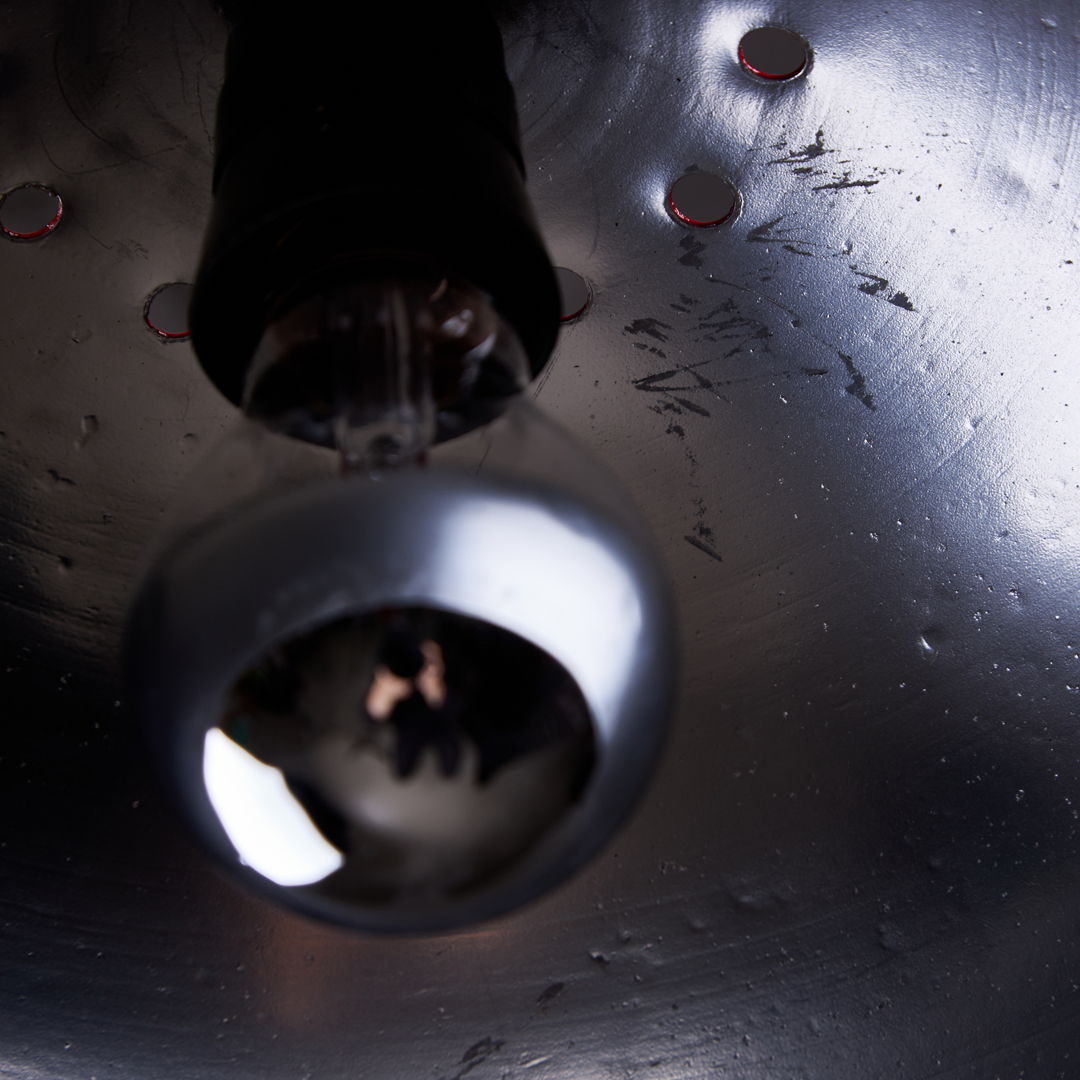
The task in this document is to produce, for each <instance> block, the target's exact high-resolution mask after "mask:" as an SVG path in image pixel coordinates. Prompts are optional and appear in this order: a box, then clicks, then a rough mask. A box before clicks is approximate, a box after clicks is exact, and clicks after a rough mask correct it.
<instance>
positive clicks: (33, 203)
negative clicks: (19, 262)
mask: <svg viewBox="0 0 1080 1080" xmlns="http://www.w3.org/2000/svg"><path fill="white" fill-rule="evenodd" d="M63 214H64V201H63V199H61V198H60V196H59V195H58V194H57V193H56V192H55V191H53V189H52V188H50V187H46V186H45V185H44V184H22V185H20V186H19V187H17V188H13V189H12V190H11V191H9V192H8V193H7V194H6V195H4V196H3V199H2V200H0V232H3V234H4V236H6V237H7V238H8V239H9V240H40V239H41V238H42V237H43V236H48V235H49V233H51V232H52V231H53V230H54V229H55V228H56V226H57V225H59V224H60V219H61V218H62V217H63Z"/></svg>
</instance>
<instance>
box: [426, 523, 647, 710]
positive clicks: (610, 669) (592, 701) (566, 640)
mask: <svg viewBox="0 0 1080 1080" xmlns="http://www.w3.org/2000/svg"><path fill="white" fill-rule="evenodd" d="M439 540H440V542H439V543H438V544H437V545H436V546H435V553H436V554H435V559H436V563H437V580H440V581H444V582H453V583H460V585H459V586H458V587H460V589H461V595H462V597H463V598H467V601H468V611H469V614H470V615H474V616H477V617H479V618H482V619H486V620H487V621H488V622H491V623H494V624H495V625H496V626H502V627H504V628H505V629H507V630H510V631H512V632H514V633H516V634H519V635H520V636H521V637H523V638H525V639H526V640H527V641H531V642H532V643H533V644H534V645H538V646H539V647H540V648H541V649H544V650H546V651H547V652H548V653H550V654H551V656H553V657H554V658H555V659H556V660H558V661H559V662H560V663H561V664H562V665H563V667H565V668H566V670H567V671H569V672H570V674H571V675H572V676H573V677H574V679H575V680H576V681H577V683H578V685H579V686H580V687H581V690H582V692H583V693H584V694H585V696H586V698H587V699H588V702H589V705H590V707H591V708H592V710H593V713H594V715H595V716H596V718H597V721H598V723H600V725H601V727H603V726H605V725H604V721H605V720H607V719H608V718H609V717H611V716H613V715H614V714H615V712H616V711H617V710H618V708H619V706H620V701H621V698H622V695H623V694H624V693H625V691H626V686H627V684H628V682H629V681H630V677H631V666H632V664H633V663H634V662H635V659H636V652H637V646H638V642H639V640H640V635H641V633H642V629H643V616H642V611H641V602H640V598H639V596H638V590H637V587H636V585H635V582H634V579H633V576H632V574H631V573H630V572H629V570H628V569H627V568H626V567H624V566H623V565H622V564H621V562H620V559H619V556H618V554H617V553H616V552H614V551H611V550H610V549H609V548H608V546H607V545H606V544H605V543H604V542H603V541H602V540H601V539H599V538H593V537H591V536H588V535H586V534H584V533H581V532H578V531H575V529H574V528H573V527H572V526H571V525H569V524H567V523H565V522H563V521H561V520H559V519H558V518H556V517H555V516H554V515H553V514H552V513H548V512H544V511H542V510H539V509H536V508H534V507H531V506H526V505H524V504H521V503H487V502H474V503H471V504H469V505H468V506H466V507H463V508H461V509H460V510H459V511H458V512H457V513H456V514H454V515H453V516H452V517H451V518H450V520H449V521H448V522H447V524H446V527H445V528H444V529H443V530H442V531H441V535H440V538H439Z"/></svg>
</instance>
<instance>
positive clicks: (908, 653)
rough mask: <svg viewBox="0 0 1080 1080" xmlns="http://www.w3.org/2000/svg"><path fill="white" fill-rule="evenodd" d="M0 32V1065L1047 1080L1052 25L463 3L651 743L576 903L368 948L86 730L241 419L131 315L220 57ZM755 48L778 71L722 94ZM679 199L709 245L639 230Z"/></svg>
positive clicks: (1074, 564) (1066, 969)
mask: <svg viewBox="0 0 1080 1080" xmlns="http://www.w3.org/2000/svg"><path fill="white" fill-rule="evenodd" d="M0 10H2V12H3V17H4V22H3V25H4V26H5V27H6V28H7V31H8V32H7V35H6V37H5V39H4V42H3V44H2V45H0V95H2V101H3V106H4V107H3V109H2V110H0V137H2V140H3V145H4V147H5V154H4V156H3V160H2V161H0V188H2V189H3V190H5V191H6V190H9V189H11V188H13V187H15V186H17V185H19V184H22V183H28V182H37V183H42V184H45V185H47V186H49V187H53V188H55V190H57V191H58V192H59V193H60V194H61V196H62V197H63V199H64V209H65V213H64V218H63V220H62V222H61V223H60V225H59V227H58V228H57V229H56V230H55V232H53V233H52V234H50V235H48V236H47V237H45V238H44V239H42V240H40V241H34V242H23V243H14V242H6V241H4V242H0V280H2V281H3V283H4V294H5V303H4V309H3V310H4V325H3V331H2V333H0V338H2V342H0V344H2V349H0V363H2V365H3V367H2V370H3V373H4V384H5V392H4V393H3V394H2V395H0V432H3V435H2V436H0V484H2V488H3V496H4V498H3V504H2V505H3V508H4V509H3V530H2V533H0V546H2V549H3V558H2V559H0V567H2V574H0V612H2V640H3V643H4V644H3V666H2V668H0V679H2V688H3V695H4V696H3V701H4V719H5V721H6V722H5V740H4V744H3V749H2V750H0V758H2V760H0V778H2V781H3V782H2V784H0V792H2V796H0V797H2V799H3V807H4V815H3V824H2V828H0V858H2V860H3V870H4V888H3V892H2V894H0V895H2V897H3V903H4V911H3V917H2V927H0V928H2V933H0V958H2V961H3V963H2V965H0V972H2V973H0V1002H2V1004H3V1007H2V1008H0V1068H2V1069H3V1070H4V1071H6V1072H9V1073H11V1074H13V1075H16V1076H26V1077H64V1078H68V1077H72V1078H74V1077H89V1076H96V1077H108V1076H113V1077H132V1078H135V1077H145V1076H165V1077H172V1076H175V1077H184V1076H196V1075H197V1076H200V1077H218V1076H220V1077H224V1076H229V1077H232V1078H235V1077H273V1078H278V1077H282V1078H284V1077H297V1078H300V1077H305V1076H312V1077H314V1076H318V1077H333V1078H338V1077H341V1078H344V1077H349V1078H352V1077H371V1078H382V1077H391V1076H399V1075H410V1076H426V1077H432V1078H436V1077H438V1078H442V1077H446V1078H450V1077H454V1078H461V1077H464V1076H466V1075H468V1076H470V1077H472V1080H484V1078H485V1077H496V1076H497V1077H504V1076H519V1075H524V1076H530V1077H536V1078H538V1080H539V1078H545V1077H553V1078H555V1077H557V1078H562V1077H565V1078H571V1077H573V1078H580V1077H588V1078H590V1080H591V1078H593V1077H596V1078H608V1077H612V1078H614V1077H627V1076H651V1077H663V1078H669V1077H670V1078H680V1080H681V1078H688V1077H698V1076H717V1075H720V1076H738V1077H751V1078H755V1080H756V1078H758V1077H761V1078H765V1077H768V1078H770V1080H772V1078H775V1077H799V1078H819V1077H821V1078H825V1077H829V1078H834V1077H837V1076H851V1077H893V1076H896V1075H904V1076H909V1077H920V1078H929V1077H970V1078H974V1080H985V1078H994V1077H1001V1078H1002V1080H1005V1078H1010V1080H1011V1078H1014V1077H1025V1078H1027V1080H1031V1078H1038V1080H1042V1078H1050V1077H1061V1078H1066V1080H1067V1078H1071V1077H1073V1076H1075V1075H1076V1070H1077V1064H1076V1063H1077V1059H1078V1057H1080V1036H1078V1034H1077V1031H1078V1029H1080V989H1078V987H1080V948H1078V944H1077V929H1078V916H1077V911H1078V910H1080V905H1078V899H1080V867H1078V860H1077V848H1078V813H1080V757H1078V749H1080V735H1078V733H1077V719H1078V717H1077V711H1078V710H1077V706H1078V703H1080V691H1078V689H1077V687H1078V686H1080V625H1078V623H1080V617H1078V604H1077V580H1078V563H1080V556H1078V542H1080V531H1078V530H1080V489H1078V482H1080V481H1078V478H1077V431H1076V428H1077V422H1076V420H1075V413H1076V411H1077V409H1078V408H1080V395H1078V393H1077V389H1078V379H1080V377H1078V373H1077V363H1076V345H1075V341H1076V333H1075V328H1076V316H1075V296H1076V290H1077V272H1078V271H1077V265H1078V261H1080V254H1078V252H1077V229H1078V226H1080V220H1078V218H1077V206H1078V196H1080V180H1078V179H1077V178H1078V176H1080V169H1078V164H1080V162H1078V160H1077V159H1078V154H1080V141H1078V140H1077V139H1076V137H1075V133H1076V129H1077V128H1076V119H1075V109H1076V107H1077V106H1076V85H1077V75H1078V71H1077V66H1078V65H1077V61H1078V58H1080V12H1078V9H1077V6H1076V5H1075V4H1070V3H1041V2H1040V3H1036V2H1035V0H1024V2H1021V3H1013V2H1007V0H984V2H983V3H981V4H980V5H979V6H977V7H976V6H975V5H973V4H970V3H962V2H958V0H949V2H947V3H936V4H935V3H930V2H928V0H913V2H909V3H905V4H903V5H899V4H892V5H888V6H887V7H883V6H879V5H874V4H870V3H865V2H858V3H840V2H838V0H828V2H826V0H800V2H799V3H795V4H791V5H785V6H782V7H774V6H769V5H761V6H758V5H752V4H745V3H737V4H736V3H702V2H700V0H699V2H690V0H664V2H663V3H661V2H660V0H650V2H645V0H637V2H628V3H615V2H614V0H594V2H592V3H588V2H572V0H556V2H553V3H550V4H543V5H540V4H537V5H531V6H530V5H526V4H523V3H514V4H507V5H504V8H503V21H504V30H505V37H506V42H507V51H508V62H509V68H510V72H511V76H512V78H513V80H514V82H515V85H516V86H517V88H518V93H519V105H520V109H521V115H522V123H523V127H524V130H525V148H526V153H527V157H528V163H529V169H530V184H531V189H532V192H533V197H534V199H535V200H536V203H537V207H538V211H539V214H540V217H541V220H542V223H543V226H544V229H545V231H546V235H547V237H548V240H549V244H550V247H551V251H552V255H553V258H554V261H555V262H556V263H557V264H559V265H562V266H565V267H567V268H569V269H572V270H574V271H576V272H578V273H580V274H582V275H583V276H584V278H585V279H586V280H587V282H588V284H589V287H590V289H591V295H592V302H591V304H590V306H589V308H588V310H587V311H586V312H585V313H584V315H583V316H582V317H581V318H580V319H578V320H577V321H575V322H573V323H571V324H567V326H566V328H565V330H564V333H563V337H562V339H561V342H560V345H559V349H558V351H557V353H556V355H555V357H554V359H553V361H552V363H551V365H550V366H549V368H548V369H547V371H546V372H545V373H544V374H543V375H542V376H541V379H540V380H539V381H538V383H537V386H536V393H537V394H538V396H539V398H540V401H541V403H543V404H545V405H546V406H547V407H548V408H550V409H551V410H552V412H554V413H555V414H556V415H557V416H558V417H559V419H560V420H561V421H562V422H563V423H565V424H566V425H567V426H568V427H570V428H572V429H573V430H575V431H576V432H577V433H578V434H579V435H580V436H581V437H582V438H584V439H585V440H586V441H587V442H588V443H590V444H591V445H592V446H593V447H594V448H595V449H596V450H597V452H598V453H599V454H601V455H602V456H603V457H604V458H605V459H606V460H607V461H608V462H609V463H610V465H611V466H612V467H613V468H614V469H615V471H616V472H617V473H618V474H619V475H620V476H621V477H622V478H623V479H624V481H625V482H626V483H627V485H628V486H629V488H630V489H631V491H632V492H633V494H634V495H635V497H636V499H637V501H638V503H639V505H640V506H641V507H642V509H643V510H644V512H645V514H646V515H647V516H648V518H649V519H650V521H651V524H652V527H653V529H654V532H655V534H656V535H657V538H658V539H659V541H660V543H661V545H662V546H663V548H664V550H665V552H666V555H667V558H668V564H669V567H670V570H671V573H672V576H673V578H674V580H675V583H676V586H677V589H678V591H679V596H680V601H681V613H682V625H683V638H684V641H685V643H686V644H685V663H684V667H685V676H684V687H683V705H682V708H681V710H680V713H679V715H678V716H677V718H676V721H675V730H674V735H673V738H672V740H671V743H670V745H669V749H668V752H667V754H666V756H665V759H664V762H663V765H662V768H661V773H660V777H659V779H658V781H657V782H656V783H655V784H654V786H653V788H652V789H651V791H650V793H649V795H648V797H647V799H646V801H645V802H644V804H643V805H642V807H641V809H640V811H639V812H638V814H637V815H636V817H635V818H634V819H633V821H632V822H631V824H630V826H629V827H628V828H627V829H626V830H625V831H624V832H623V833H622V834H621V836H620V837H619V838H618V840H617V841H616V843H615V844H614V845H613V846H612V847H610V848H609V849H608V850H607V851H606V852H605V853H604V854H603V855H602V856H601V857H600V858H599V859H598V860H597V861H596V862H595V863H594V864H593V865H592V866H590V867H589V868H588V869H587V870H586V871H584V872H583V873H582V874H580V875H579V876H578V877H577V878H575V879H574V880H573V881H572V882H571V883H570V884H569V885H567V886H565V887H563V888H562V889H560V890H559V891H558V892H556V893H555V894H553V895H551V896H549V897H548V898H546V899H544V900H543V901H541V902H539V903H537V904H536V905H534V906H532V907H530V908H528V909H527V910H525V911H523V912H521V913H519V914H517V915H514V916H509V917H506V918H503V919H500V920H497V921H495V922H492V923H489V924H485V925H483V926H481V927H479V928H477V929H476V930H474V931H471V932H467V933H459V934H454V935H448V936H444V937H429V938H417V939H403V940H388V941H384V940H372V939H365V938H355V937H350V936H348V935H345V934H342V933H339V932H336V931H333V930H329V929H324V928H322V927H320V926H318V925H315V924H313V923H309V922H307V921H304V920H302V919H300V918H298V917H295V916H291V915H287V914H283V913H281V912H279V911H276V910H274V909H271V908H270V907H268V906H267V905H265V904H263V903H261V902H260V901H258V900H256V899H254V898H249V897H247V896H245V895H243V894H241V893H240V892H238V891H236V890H235V889H234V888H233V887H232V886H231V885H228V884H226V883H224V882H223V881H221V880H220V879H219V878H218V876H217V874H216V872H215V871H214V870H213V868H212V867H211V866H210V865H209V864H208V863H207V862H206V861H205V860H204V859H203V858H202V857H201V856H200V855H199V854H198V853H197V852H196V851H195V850H194V848H193V846H192V844H191V843H190V842H189V841H188V839H187V838H186V836H185V835H184V834H183V833H182V831H181V830H180V828H179V826H178V825H177V824H176V822H175V820H174V817H173V815H172V813H171V812H170V810H169V809H168V807H167V806H166V805H165V804H164V800H163V799H162V797H161V795H160V793H159V791H158V789H157V783H156V780H155V779H154V777H153V776H152V775H151V774H149V773H148V772H147V771H145V766H144V763H143V760H142V758H141V757H139V756H138V755H137V754H136V753H135V752H134V751H133V749H132V747H133V745H134V743H135V733H134V732H132V731H131V729H130V724H129V723H128V721H127V720H126V717H125V711H124V708H123V705H122V703H121V704H120V705H118V706H117V705H115V704H114V702H115V701H117V700H118V697H119V690H118V683H117V679H116V671H115V656H116V651H117V644H118V639H119V632H120V627H121V622H122V617H123V611H124V607H125V604H126V602H127V600H128V597H129V593H130V589H131V587H132V585H133V583H134V581H135V579H136V576H137V572H138V568H139V561H140V558H141V553H142V552H143V551H144V549H145V547H146V545H147V544H148V542H149V541H150V538H151V536H152V535H153V533H154V531H155V528H156V526H157V523H158V522H159V520H160V518H161V516H162V514H163V511H164V507H165V506H166V504H167V502H168V501H169V499H170V497H171V496H172V495H173V494H174V493H175V491H176V490H177V488H178V487H179V485H180V483H181V482H182V479H183V477H184V475H185V474H186V473H188V472H189V471H190V469H191V468H192V467H193V465H194V463H195V461H196V460H197V459H198V457H199V455H200V453H201V452H202V451H203V450H204V449H205V447H206V445H207V444H208V442H209V441H211V440H212V439H213V437H214V436H215V435H216V434H217V433H218V432H219V431H221V430H222V429H223V428H224V427H225V425H226V424H227V423H228V422H229V420H230V419H231V413H230V410H229V409H228V407H227V406H226V405H225V404H224V403H223V402H222V400H221V399H220V398H219V397H218V396H217V395H216V393H215V392H214V391H213V390H212V389H211V388H210V386H209V385H208V384H207V383H206V381H205V380H204V379H203V378H202V376H201V375H200V374H199V372H198V370H197V368H196V365H195V362H194V358H193V357H192V355H191V353H190V349H189V346H188V345H187V344H186V343H184V342H183V341H179V342H175V341H174V342H166V341H163V340H161V339H160V338H159V337H158V335H156V334H154V332H153V331H151V330H150V329H148V328H147V326H146V325H145V323H144V322H143V320H142V312H143V306H144V304H145V302H146V298H147V297H148V296H149V295H150V294H151V293H152V292H153V290H154V289H155V288H156V287H158V286H159V285H161V284H164V283H166V282H172V281H185V280H190V275H191V273H192V272H193V269H194V266H195V260H196V255H197V249H198V243H199V238H200V234H201V229H202V226H203V222H204V220H205V215H206V212H207V209H208V205H209V197H208V189H209V166H210V145H209V134H208V133H209V130H210V122H211V118H212V108H213V100H214V94H215V91H216V88H217V87H218V86H219V85H220V79H221V68H220V62H221V55H222V46H223V32H222V28H221V27H220V25H219V23H218V21H217V18H216V16H215V14H214V12H213V11H212V10H211V9H210V8H209V6H202V5H197V4H194V3H190V2H189V3H186V4H184V3H180V2H176V3H170V2H167V0H160V2H155V3H151V2H149V0H125V2H123V3H121V2H119V0H104V2H102V3H100V4H96V5H86V4H78V3H75V2H74V0H65V2H61V3H59V4H57V5H54V6H47V5H37V4H30V3H27V2H21V3H6V4H3V5H2V7H0ZM772 23H776V24H779V25H783V26H787V27H789V28H790V29H792V30H794V31H796V32H797V33H799V34H800V35H802V36H803V37H804V38H805V40H806V41H807V42H808V43H809V44H810V46H811V49H812V61H811V64H810V66H809V67H808V69H807V71H806V73H805V74H804V75H803V76H801V77H799V78H796V79H793V80H791V81H788V82H777V83H766V82H764V81H762V80H759V79H755V78H754V77H753V76H752V75H750V74H749V73H748V72H746V71H745V70H744V69H743V68H742V67H741V66H740V64H739V62H738V57H737V47H738V42H739V40H740V38H741V36H742V35H743V34H744V33H745V32H746V31H747V30H749V29H751V28H753V27H754V26H757V25H763V24H772ZM373 153H374V154H376V155H377V148H375V149H374V150H373ZM436 167H437V165H436V164H433V170H434V169H435V168H436ZM691 167H696V168H697V169H699V170H702V171H708V172H713V173H716V174H717V175H720V176H723V177H724V178H726V179H728V180H730V181H731V182H732V183H734V184H735V186H736V187H737V189H738V191H739V194H740V209H739V212H738V214H737V215H736V216H735V217H734V218H733V219H731V220H729V221H728V222H726V223H725V224H724V225H722V226H719V227H717V228H715V229H712V230H700V229H691V228H687V227H684V226H682V225H680V224H679V223H678V222H676V221H674V220H673V219H672V217H671V215H670V214H668V213H667V211H666V210H665V207H664V196H665V194H666V192H667V190H668V188H669V187H670V185H671V183H672V182H673V181H674V180H675V179H677V178H678V177H679V176H681V175H683V174H684V173H686V172H687V171H688V170H690V169H691ZM433 175H435V174H434V173H433Z"/></svg>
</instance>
